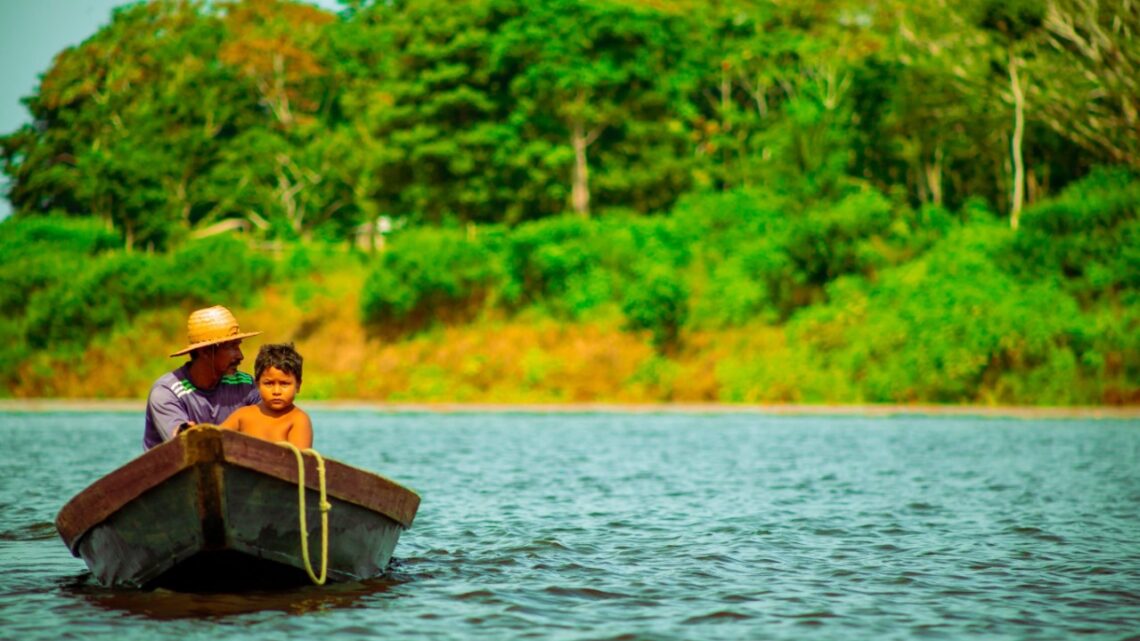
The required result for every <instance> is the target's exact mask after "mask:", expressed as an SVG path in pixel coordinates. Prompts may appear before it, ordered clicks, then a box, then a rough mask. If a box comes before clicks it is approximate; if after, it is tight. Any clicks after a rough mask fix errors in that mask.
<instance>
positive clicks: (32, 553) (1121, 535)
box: [0, 412, 1140, 641]
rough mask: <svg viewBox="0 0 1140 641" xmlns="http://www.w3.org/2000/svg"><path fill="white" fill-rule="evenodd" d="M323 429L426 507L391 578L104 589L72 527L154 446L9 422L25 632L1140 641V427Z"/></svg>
mask: <svg viewBox="0 0 1140 641" xmlns="http://www.w3.org/2000/svg"><path fill="white" fill-rule="evenodd" d="M314 418H315V423H316V425H317V430H318V431H319V433H320V442H321V444H322V448H323V449H322V451H323V453H325V454H326V455H327V456H332V457H333V458H338V459H340V460H342V461H345V462H347V463H351V464H354V465H358V466H361V467H365V468H368V469H375V470H376V471H379V472H381V473H382V474H385V475H387V476H390V477H392V478H395V479H398V480H400V481H401V482H404V483H406V484H408V485H409V486H411V487H413V488H415V489H416V490H417V491H419V492H420V493H421V494H422V496H423V497H424V502H423V505H422V506H421V510H420V514H419V515H417V519H416V524H415V527H413V528H412V529H411V530H410V531H409V532H407V533H406V534H405V535H404V537H403V538H402V540H401V541H400V545H399V547H398V548H397V556H398V558H396V559H394V560H393V563H392V565H391V566H390V568H389V573H388V575H387V577H385V578H382V579H378V580H376V581H371V582H365V583H362V584H351V585H338V586H327V587H325V588H315V587H313V588H306V589H299V590H290V591H284V592H280V593H271V592H267V593H260V594H241V595H186V594H177V593H170V592H163V591H156V592H133V591H120V590H106V589H103V588H100V587H98V586H96V585H94V583H93V582H92V580H91V577H90V574H88V573H87V572H86V571H85V570H83V566H82V563H81V562H79V561H78V560H76V559H74V558H72V557H71V556H70V554H69V553H68V551H67V549H66V548H65V547H64V546H63V545H62V544H61V543H60V541H59V539H58V536H57V535H56V534H55V531H54V527H53V526H52V520H53V519H54V516H55V513H56V512H57V511H58V509H59V507H60V506H61V504H62V502H63V501H64V500H66V498H67V497H70V496H71V495H73V494H74V493H75V492H77V491H78V490H79V489H81V488H82V487H83V486H84V485H85V484H86V483H89V482H90V481H91V480H93V479H94V478H96V477H98V476H99V475H100V474H102V473H105V472H106V471H109V470H110V469H112V468H113V467H115V466H116V465H119V464H121V463H122V462H125V461H126V460H128V459H129V458H132V457H133V456H134V455H135V454H137V447H138V445H137V432H138V429H139V425H138V417H137V416H134V415H107V416H105V417H102V418H101V420H100V421H90V420H86V419H87V417H82V416H69V415H20V416H15V415H7V416H2V417H0V430H2V432H3V433H2V434H0V435H2V436H3V437H4V438H5V439H6V442H9V443H11V444H12V446H13V447H15V448H16V450H17V453H18V454H19V456H18V457H16V459H18V460H20V465H19V466H16V465H15V463H14V462H12V461H11V460H9V461H7V462H3V461H0V479H4V480H5V483H3V484H0V506H3V509H2V513H3V514H5V522H4V524H3V526H2V527H3V529H2V530H0V629H3V630H4V636H5V637H6V638H7V637H12V638H20V639H21V641H38V640H40V639H43V640H47V639H57V638H84V639H99V638H106V639H112V638H113V639H119V638H124V639H128V640H131V641H133V640H134V639H139V640H140V641H141V640H143V639H150V638H154V637H166V636H174V637H179V638H184V639H185V640H186V641H192V640H196V639H203V640H205V639H209V640H210V641H215V640H217V641H227V640H229V639H235V640H240V641H249V640H250V639H256V638H265V637H278V638H289V637H309V636H318V635H319V636H321V637H322V638H328V639H329V640H330V641H341V640H344V641H349V640H355V639H358V638H371V637H373V636H376V635H377V634H379V633H380V632H382V634H383V635H384V636H386V637H387V636H390V637H392V638H415V639H417V640H418V639H426V640H434V639H440V640H466V639H493V640H496V641H498V640H499V639H526V638H541V639H555V640H558V641H586V640H590V641H600V640H614V641H618V640H621V641H634V640H636V641H644V640H666V639H668V640H690V639H699V640H701V641H705V640H709V641H716V640H720V639H739V640H743V641H751V640H752V639H789V640H792V639H795V640H798V639H802V638H810V639H813V640H814V639H820V640H824V641H830V640H836V641H838V640H846V639H851V638H868V639H870V638H874V639H879V638H882V639H911V638H926V637H940V638H946V639H957V638H993V639H1068V638H1074V637H1077V636H1082V637H1084V638H1093V639H1106V640H1107V639H1112V640H1113V641H1119V640H1120V639H1125V638H1129V635H1133V636H1134V635H1135V633H1136V630H1140V591H1138V590H1137V588H1136V586H1137V585H1140V549H1138V548H1137V547H1136V536H1135V533H1136V532H1137V531H1140V510H1137V509H1136V508H1137V506H1138V505H1140V498H1138V497H1140V430H1137V429H1135V426H1134V425H1130V424H1125V425H1122V424H1119V423H1113V422H1100V423H1087V422H1080V421H1054V422H1043V423H1022V422H1011V421H986V420H976V419H969V420H966V419H953V420H949V419H924V418H921V417H907V418H902V419H854V418H853V419H841V418H826V419H823V418H819V419H816V418H774V417H762V416H748V415H740V416H732V415H725V416H719V415H718V416H671V415H636V416H635V415H607V414H581V415H565V414H560V415H542V414H533V415H463V414H456V415H430V414H371V413H332V412H327V413H316V414H315V415H314ZM64 434H66V435H67V438H64V437H63V436H62V435H64ZM55 435H60V436H59V437H58V438H56V437H55ZM53 439H54V440H53ZM1043 470H1048V471H1049V472H1048V473H1044V472H1043ZM283 615H285V616H283Z"/></svg>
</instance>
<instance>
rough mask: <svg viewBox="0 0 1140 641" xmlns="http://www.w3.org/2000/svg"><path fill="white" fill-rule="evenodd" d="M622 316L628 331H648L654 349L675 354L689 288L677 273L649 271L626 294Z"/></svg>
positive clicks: (683, 320) (687, 306)
mask: <svg viewBox="0 0 1140 641" xmlns="http://www.w3.org/2000/svg"><path fill="white" fill-rule="evenodd" d="M622 312H623V313H624V314H625V317H626V326H627V327H628V328H629V329H633V330H649V332H650V334H651V335H652V337H653V345H654V347H656V348H657V349H659V350H661V351H664V352H669V351H672V350H675V349H676V348H677V346H678V345H679V342H680V334H681V327H682V326H684V324H685V321H686V319H687V317H688V314H689V288H688V287H687V286H686V284H685V282H684V281H681V280H679V279H678V278H677V274H676V272H673V271H671V270H668V269H665V268H655V269H652V270H650V271H649V272H648V273H646V274H644V275H642V276H641V277H640V278H639V279H638V280H637V281H636V282H635V283H634V284H633V286H632V287H630V288H629V289H628V290H627V292H626V295H625V300H624V301H622Z"/></svg>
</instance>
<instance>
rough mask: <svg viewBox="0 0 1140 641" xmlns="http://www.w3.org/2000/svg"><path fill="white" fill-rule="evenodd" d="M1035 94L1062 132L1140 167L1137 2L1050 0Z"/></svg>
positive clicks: (1116, 159)
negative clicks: (1039, 79)
mask: <svg viewBox="0 0 1140 641" xmlns="http://www.w3.org/2000/svg"><path fill="white" fill-rule="evenodd" d="M1043 28H1044V31H1045V41H1046V42H1047V45H1048V46H1047V47H1045V48H1044V51H1043V52H1042V55H1041V56H1040V57H1039V60H1038V65H1039V70H1040V71H1039V73H1038V76H1039V77H1040V78H1041V81H1040V82H1039V83H1038V85H1037V86H1035V87H1032V88H1031V90H1030V95H1031V96H1032V97H1033V98H1034V101H1035V103H1036V104H1037V105H1039V106H1040V109H1041V113H1042V117H1043V118H1044V120H1045V122H1046V123H1047V124H1048V125H1049V126H1050V127H1051V128H1052V129H1053V130H1054V131H1056V132H1057V133H1058V134H1059V135H1061V136H1063V137H1065V138H1068V139H1070V140H1073V141H1074V142H1076V143H1077V144H1079V145H1081V146H1082V147H1084V148H1086V149H1088V150H1090V151H1092V152H1094V153H1096V154H1098V155H1102V156H1103V157H1105V158H1107V159H1108V160H1110V161H1112V162H1117V163H1124V164H1127V165H1128V166H1130V167H1132V168H1133V169H1140V8H1138V7H1137V6H1136V5H1135V3H1128V2H1110V1H1107V0H1104V1H1102V0H1051V1H1050V2H1048V3H1046V8H1045V15H1044V22H1043Z"/></svg>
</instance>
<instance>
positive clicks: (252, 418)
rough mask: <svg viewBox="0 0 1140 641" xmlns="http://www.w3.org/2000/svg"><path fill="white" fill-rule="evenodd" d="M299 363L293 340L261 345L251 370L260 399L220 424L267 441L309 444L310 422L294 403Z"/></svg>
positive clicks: (299, 380) (311, 444)
mask: <svg viewBox="0 0 1140 641" xmlns="http://www.w3.org/2000/svg"><path fill="white" fill-rule="evenodd" d="M301 364H302V358H301V355H300V354H298V353H297V350H295V349H293V344H292V343H286V344H273V345H262V346H261V351H259V352H258V353H257V360H256V361H254V370H253V371H254V381H255V382H256V383H257V389H258V391H259V392H261V402H260V403H258V404H257V405H249V406H246V407H243V408H241V409H239V410H237V411H236V412H234V413H233V414H230V417H229V418H227V419H226V420H225V422H223V423H222V428H223V429H230V430H237V431H239V432H241V433H243V434H249V435H250V436H256V437H257V438H261V439H265V440H267V441H274V442H277V441H289V442H290V443H292V444H293V445H296V446H297V447H299V448H301V449H307V448H310V447H312V446H313V424H312V423H311V422H310V421H309V415H308V414H306V413H305V412H304V411H303V410H302V409H301V408H299V407H297V406H296V405H294V404H293V399H294V398H295V397H296V396H297V392H299V391H301Z"/></svg>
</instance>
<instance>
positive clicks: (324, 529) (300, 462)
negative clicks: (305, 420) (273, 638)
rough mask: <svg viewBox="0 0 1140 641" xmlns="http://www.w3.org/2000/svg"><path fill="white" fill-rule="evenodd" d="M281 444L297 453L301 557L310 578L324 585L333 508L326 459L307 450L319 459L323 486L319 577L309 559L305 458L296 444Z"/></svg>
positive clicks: (283, 442)
mask: <svg viewBox="0 0 1140 641" xmlns="http://www.w3.org/2000/svg"><path fill="white" fill-rule="evenodd" d="M279 445H284V446H285V447H288V448H289V449H291V450H293V453H294V454H296V455H297V494H298V499H297V503H298V504H299V505H300V511H301V557H302V558H303V559H304V560H305V571H306V572H308V573H309V578H310V579H312V580H313V583H316V584H317V585H324V584H325V579H326V578H327V576H328V569H329V510H330V509H332V505H331V504H329V502H328V500H327V495H326V493H325V460H324V459H323V458H321V455H320V454H318V453H317V451H316V450H305V452H307V453H309V454H312V455H313V457H314V458H315V459H317V478H318V480H319V484H320V487H321V503H320V507H321V576H319V577H318V576H317V575H316V573H314V572H313V564H312V563H311V562H310V561H309V519H308V518H307V515H306V513H305V458H304V457H303V456H301V450H300V449H298V448H297V446H296V445H293V444H292V443H290V442H288V441H281V442H280V443H279Z"/></svg>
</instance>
